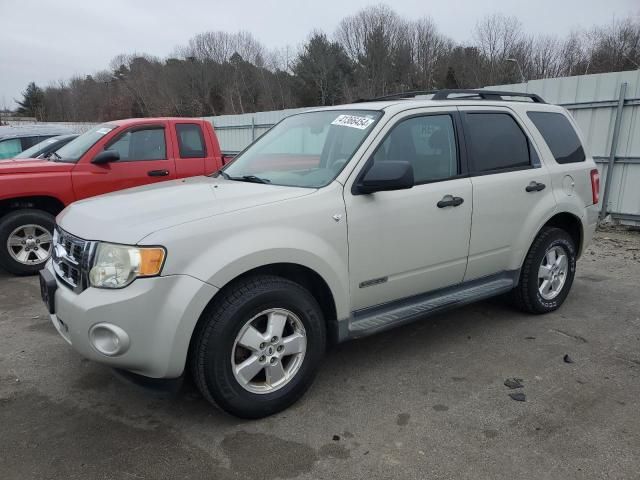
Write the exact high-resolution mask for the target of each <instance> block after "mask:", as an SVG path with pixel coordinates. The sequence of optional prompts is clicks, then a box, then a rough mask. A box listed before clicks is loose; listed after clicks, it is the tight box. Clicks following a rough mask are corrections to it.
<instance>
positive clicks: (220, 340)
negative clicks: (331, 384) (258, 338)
mask: <svg viewBox="0 0 640 480" xmlns="http://www.w3.org/2000/svg"><path fill="white" fill-rule="evenodd" d="M269 308H285V309H287V310H289V311H291V312H293V313H295V315H297V316H298V318H299V319H300V320H301V321H302V324H303V326H304V329H305V332H306V339H307V346H306V353H305V356H304V359H303V361H302V364H301V365H300V368H299V370H298V371H297V373H296V374H295V375H294V376H293V377H292V379H291V380H290V381H289V382H288V383H287V384H285V385H284V386H282V387H281V388H279V389H278V390H275V391H273V392H269V393H253V392H250V391H248V390H246V389H245V388H244V387H243V386H242V385H241V384H240V383H239V382H238V381H237V380H236V378H235V376H234V374H233V371H232V361H231V356H232V351H233V345H234V342H235V339H236V337H237V335H238V333H239V332H240V329H241V328H242V327H243V326H244V325H245V324H246V322H247V321H248V320H250V319H251V318H252V317H253V316H255V315H257V314H259V313H260V312H262V311H264V310H266V309H269ZM325 348H326V328H325V322H324V318H323V315H322V310H321V309H320V307H319V305H318V302H317V301H316V300H315V298H314V297H313V296H312V295H311V294H310V293H309V292H308V291H307V290H306V289H305V288H303V287H302V286H300V285H298V284H297V283H294V282H292V281H289V280H287V279H284V278H281V277H276V276H272V275H256V276H253V277H249V278H246V279H241V280H239V281H236V282H234V283H232V284H230V285H229V286H228V287H226V288H225V290H224V291H222V292H220V294H218V296H217V297H216V298H215V299H214V301H213V302H212V304H211V305H209V307H207V309H206V310H205V312H204V313H203V316H202V318H201V319H200V322H199V324H198V327H197V328H196V331H195V332H194V335H193V338H192V342H191V351H190V368H191V373H192V375H193V378H194V380H195V383H196V385H197V387H198V389H199V390H200V392H201V393H202V395H203V396H204V397H205V398H206V399H207V400H209V401H210V402H211V403H213V404H214V405H215V404H217V405H218V406H220V407H221V408H222V409H223V410H225V411H227V412H228V413H231V414H232V415H236V416H238V417H242V418H262V417H266V416H268V415H272V414H274V413H277V412H279V411H281V410H284V409H285V408H287V407H289V406H290V405H292V404H293V403H294V402H296V401H297V400H298V399H299V398H300V397H301V396H302V395H303V394H304V393H305V392H306V391H307V389H308V388H309V387H310V386H311V384H312V382H313V379H314V377H315V374H316V372H317V370H318V367H319V365H320V362H321V360H322V357H323V356H324V352H325Z"/></svg>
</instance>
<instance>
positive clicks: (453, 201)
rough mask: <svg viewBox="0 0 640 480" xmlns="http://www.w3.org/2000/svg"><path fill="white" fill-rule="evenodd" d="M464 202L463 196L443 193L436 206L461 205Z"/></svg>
mask: <svg viewBox="0 0 640 480" xmlns="http://www.w3.org/2000/svg"><path fill="white" fill-rule="evenodd" d="M463 203H464V198H461V197H454V196H453V195H445V196H444V197H442V200H440V201H439V202H438V208H445V207H457V206H458V205H462V204H463Z"/></svg>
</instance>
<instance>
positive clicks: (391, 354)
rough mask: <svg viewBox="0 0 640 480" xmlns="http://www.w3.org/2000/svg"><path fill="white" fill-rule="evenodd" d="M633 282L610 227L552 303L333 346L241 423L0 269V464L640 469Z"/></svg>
mask: <svg viewBox="0 0 640 480" xmlns="http://www.w3.org/2000/svg"><path fill="white" fill-rule="evenodd" d="M639 281H640V232H628V231H625V230H622V229H607V230H604V231H600V232H598V234H597V236H596V240H595V242H594V244H593V245H592V246H591V247H590V248H589V249H588V250H587V252H586V253H585V255H584V256H583V258H582V259H581V260H580V262H579V264H578V275H577V278H576V281H575V283H574V286H573V290H572V293H571V294H570V295H569V297H568V299H567V301H566V303H565V304H564V306H563V307H562V308H561V309H560V310H559V311H557V312H555V313H553V314H549V315H546V316H539V317H534V316H529V315H524V314H521V313H518V312H516V311H514V310H512V309H511V308H510V307H508V306H507V305H505V304H504V303H503V302H501V301H500V300H493V301H489V302H482V303H478V304H475V305H471V306H468V307H465V308H462V309H460V310H456V311H451V312H448V313H445V314H440V315H437V316H434V317H430V318H427V319H424V320H423V321H420V322H417V323H414V324H412V325H410V326H407V327H404V328H401V329H397V330H394V331H391V332H387V333H383V334H380V335H376V336H373V337H370V338H366V339H363V340H359V341H354V342H351V343H347V344H343V345H340V346H338V347H336V348H335V349H333V350H332V351H331V352H329V353H328V355H327V358H326V361H325V364H324V366H323V368H322V370H321V372H320V374H319V377H318V379H317V381H316V383H315V385H314V386H313V388H312V389H311V390H310V391H309V393H308V394H307V395H306V396H305V397H304V398H303V399H302V401H300V402H299V403H298V404H296V405H295V406H294V407H292V408H290V409H289V410H287V411H285V412H283V413H281V414H279V415H275V416H272V417H270V418H267V419H264V420H260V421H241V420H238V419H236V418H233V417H230V416H228V415H226V414H224V413H222V412H220V411H218V410H216V409H213V408H212V407H210V406H209V405H208V404H207V403H206V402H205V401H204V400H203V399H202V397H201V396H200V395H199V394H198V393H197V392H196V391H195V390H194V388H193V387H192V386H191V385H189V384H186V385H185V386H184V388H183V389H182V390H181V391H180V392H179V393H178V394H177V395H174V396H171V397H168V396H160V395H158V394H151V393H149V392H147V391H143V390H140V389H139V388H138V387H135V386H133V385H130V384H128V383H124V382H122V381H120V380H119V379H117V378H116V377H115V376H114V375H113V373H112V372H111V371H110V370H109V369H108V368H106V367H103V366H101V365H97V364H94V363H91V362H88V361H86V360H84V359H82V358H81V357H79V356H78V355H77V354H76V353H75V352H74V351H73V350H71V349H70V348H69V347H68V346H67V344H66V343H65V342H64V341H63V340H62V338H60V337H59V336H58V334H57V333H56V331H55V329H54V327H53V326H52V325H51V324H50V323H49V320H48V317H47V315H46V313H45V310H44V308H43V306H42V305H41V302H40V300H39V292H38V286H37V282H36V279H34V278H14V277H10V276H8V275H6V274H2V273H0V426H1V428H2V430H1V432H2V433H1V434H0V478H1V479H3V480H10V479H21V480H23V479H31V478H34V479H36V478H37V479H46V478H64V479H75V478H77V479H85V478H96V479H111V478H114V479H121V478H122V479H126V478H138V479H140V478H147V479H158V478H176V479H191V478H193V479H202V478H215V479H235V478H238V479H247V478H257V479H266V480H270V479H276V478H327V479H335V478H341V479H342V478H345V479H346V478H408V479H424V478H429V479H456V480H457V479H461V478H472V479H482V478H490V479H498V478H510V479H511V478H518V479H527V478H531V479H536V480H539V479H545V478H558V479H572V478H576V479H584V478H593V479H604V478H611V479H637V478H639V477H640V473H639V472H640V459H639V457H638V454H639V453H640V415H639V414H638V412H639V411H640V401H639V400H638V399H639V398H640V381H639V373H640V351H639V347H640V291H639V290H638V283H639ZM565 355H568V356H569V357H568V359H567V360H570V361H572V362H573V363H567V362H565V360H564V358H565ZM507 379H518V381H519V382H520V383H521V384H522V385H523V386H522V387H521V388H515V389H513V390H512V389H509V388H508V387H507V386H505V385H504V382H505V380H507ZM512 393H523V394H524V395H525V398H526V401H524V402H520V401H515V400H513V399H512V398H511V397H510V396H509V394H512Z"/></svg>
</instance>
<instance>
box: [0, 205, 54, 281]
mask: <svg viewBox="0 0 640 480" xmlns="http://www.w3.org/2000/svg"><path fill="white" fill-rule="evenodd" d="M54 225H55V219H54V217H53V215H51V214H50V213H47V212H44V211H42V210H35V209H24V210H16V211H14V212H10V213H8V214H7V215H5V216H4V217H3V218H2V219H0V267H2V268H4V269H5V270H6V271H8V272H9V273H13V274H15V275H33V274H35V273H37V272H38V271H39V270H40V269H41V268H42V267H43V266H44V264H45V262H46V261H47V260H48V259H49V257H50V256H51V251H52V250H53V227H54Z"/></svg>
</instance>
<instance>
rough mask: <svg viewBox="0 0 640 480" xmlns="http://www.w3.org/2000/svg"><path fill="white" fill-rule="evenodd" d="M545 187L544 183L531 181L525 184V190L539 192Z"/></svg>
mask: <svg viewBox="0 0 640 480" xmlns="http://www.w3.org/2000/svg"><path fill="white" fill-rule="evenodd" d="M545 187H546V185H545V184H544V183H540V182H531V183H530V184H529V185H527V187H526V188H525V190H526V191H527V192H539V191H540V190H544V189H545Z"/></svg>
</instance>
